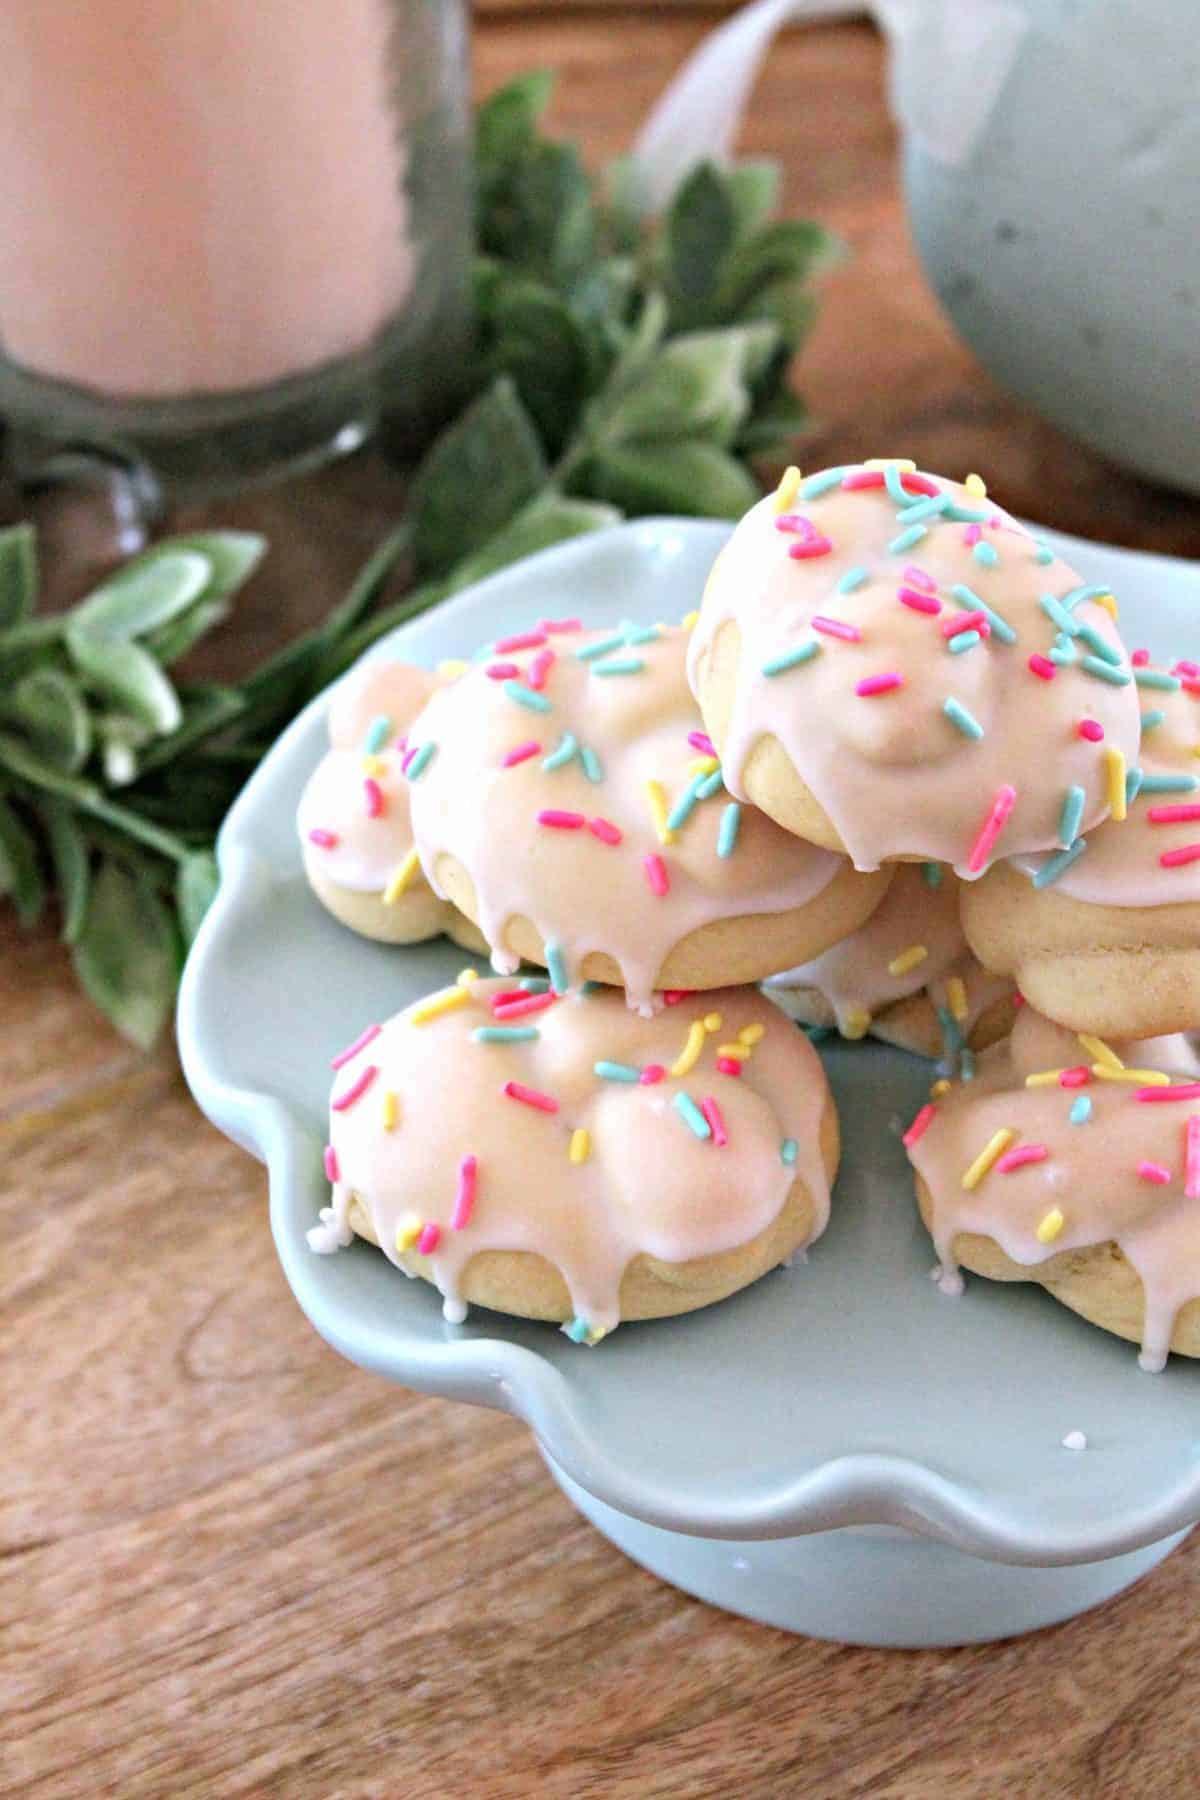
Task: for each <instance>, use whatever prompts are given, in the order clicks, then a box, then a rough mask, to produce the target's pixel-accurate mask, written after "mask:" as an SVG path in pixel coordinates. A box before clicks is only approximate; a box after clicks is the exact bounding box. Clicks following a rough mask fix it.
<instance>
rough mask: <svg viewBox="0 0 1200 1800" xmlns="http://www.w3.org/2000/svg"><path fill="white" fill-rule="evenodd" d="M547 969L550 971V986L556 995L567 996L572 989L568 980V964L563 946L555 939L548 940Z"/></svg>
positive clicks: (546, 947)
mask: <svg viewBox="0 0 1200 1800" xmlns="http://www.w3.org/2000/svg"><path fill="white" fill-rule="evenodd" d="M545 949H546V967H547V969H549V971H550V986H551V988H552V989H553V990H554V992H555V993H556V994H565V993H566V991H567V989H568V988H569V987H570V985H571V984H570V982H569V981H568V980H567V962H566V958H565V957H564V955H563V951H562V945H561V944H559V943H556V942H555V940H554V939H553V938H547V940H546V946H545Z"/></svg>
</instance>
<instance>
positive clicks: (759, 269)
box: [716, 219, 842, 319]
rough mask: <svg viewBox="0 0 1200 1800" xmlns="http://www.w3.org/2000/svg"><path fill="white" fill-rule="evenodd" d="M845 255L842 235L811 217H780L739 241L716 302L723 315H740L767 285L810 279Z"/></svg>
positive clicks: (728, 262) (730, 258)
mask: <svg viewBox="0 0 1200 1800" xmlns="http://www.w3.org/2000/svg"><path fill="white" fill-rule="evenodd" d="M841 255H842V244H841V240H840V239H839V238H836V237H834V236H833V235H832V233H831V232H828V231H826V230H825V229H824V227H823V226H821V225H815V224H814V223H813V222H812V220H810V219H780V220H778V221H777V222H776V223H775V224H774V225H765V226H764V227H763V228H762V230H761V231H756V232H754V233H753V234H752V235H751V236H750V237H748V238H746V239H745V241H744V242H743V243H740V244H738V245H737V247H736V249H734V251H733V252H732V254H731V255H730V257H729V259H728V261H727V262H726V264H725V267H724V269H723V270H722V271H721V280H720V286H719V288H718V291H717V296H716V304H717V307H718V310H719V312H720V314H721V317H722V318H730V319H732V318H740V317H741V315H742V313H743V311H744V309H745V308H746V307H747V306H748V305H749V304H750V302H751V301H752V300H753V299H754V297H755V295H756V294H758V293H759V292H760V291H761V290H762V289H763V288H765V287H766V286H767V285H768V284H769V283H772V282H776V281H797V280H807V279H809V278H810V277H811V276H812V275H814V274H815V273H816V272H817V270H818V269H820V268H823V267H825V266H827V265H829V264H831V263H834V262H836V261H837V260H838V258H839V257H840V256H841Z"/></svg>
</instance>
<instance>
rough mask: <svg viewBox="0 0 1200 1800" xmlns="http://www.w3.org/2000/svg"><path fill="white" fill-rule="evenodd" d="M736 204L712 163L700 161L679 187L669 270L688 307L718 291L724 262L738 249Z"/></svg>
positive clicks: (670, 228) (670, 219)
mask: <svg viewBox="0 0 1200 1800" xmlns="http://www.w3.org/2000/svg"><path fill="white" fill-rule="evenodd" d="M735 224H736V220H735V215H734V210H733V202H732V200H731V199H730V196H729V192H728V190H727V188H726V186H725V183H724V181H723V180H722V178H721V176H720V174H719V173H718V171H717V170H716V169H715V168H714V167H713V165H712V163H710V162H703V163H698V164H697V165H696V167H695V168H694V169H693V170H692V172H691V174H690V175H688V176H687V177H686V178H685V180H684V181H683V183H682V185H681V186H680V187H679V188H678V189H677V191H676V193H675V196H674V198H673V199H672V201H671V206H670V210H669V211H668V213H667V228H666V229H667V238H666V246H667V268H668V270H669V272H670V277H671V283H672V286H673V288H674V290H675V293H676V294H677V295H678V297H679V299H680V300H681V301H682V302H683V303H684V307H685V308H694V307H695V306H697V305H698V304H700V303H702V302H704V301H706V300H708V299H710V298H711V297H712V295H713V294H714V293H715V291H716V286H717V279H718V275H719V273H720V269H721V264H722V263H723V262H724V260H725V257H726V256H727V255H728V253H729V251H730V250H731V249H732V247H733V240H734V229H735Z"/></svg>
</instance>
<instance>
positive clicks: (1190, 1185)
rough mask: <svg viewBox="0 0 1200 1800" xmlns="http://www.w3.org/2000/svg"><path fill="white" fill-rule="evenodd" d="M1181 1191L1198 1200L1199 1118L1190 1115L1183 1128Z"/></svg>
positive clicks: (1199, 1185)
mask: <svg viewBox="0 0 1200 1800" xmlns="http://www.w3.org/2000/svg"><path fill="white" fill-rule="evenodd" d="M1183 1191H1184V1193H1185V1194H1186V1195H1187V1197H1188V1199H1189V1200H1200V1117H1197V1115H1196V1114H1195V1113H1193V1114H1192V1116H1191V1118H1190V1119H1189V1120H1188V1122H1187V1124H1186V1125H1185V1126H1184V1128H1183Z"/></svg>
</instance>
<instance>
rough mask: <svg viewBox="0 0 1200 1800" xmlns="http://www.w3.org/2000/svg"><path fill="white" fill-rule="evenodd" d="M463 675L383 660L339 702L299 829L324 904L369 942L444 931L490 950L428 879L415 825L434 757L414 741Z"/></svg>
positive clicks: (360, 673)
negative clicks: (438, 697)
mask: <svg viewBox="0 0 1200 1800" xmlns="http://www.w3.org/2000/svg"><path fill="white" fill-rule="evenodd" d="M458 672H459V666H458V665H455V664H443V665H442V669H441V671H440V673H439V674H436V675H431V674H429V673H428V672H427V671H426V670H425V669H418V668H415V667H414V666H413V665H412V664H411V663H404V662H395V661H379V660H376V661H373V662H367V663H363V664H360V665H359V667H358V668H356V669H354V670H352V671H351V673H350V674H349V675H347V676H346V677H345V679H344V680H342V681H340V682H339V683H338V685H337V686H336V687H335V688H334V690H333V693H332V695H331V698H330V702H329V742H330V748H329V750H328V751H327V752H326V754H325V756H324V757H322V759H321V761H320V762H319V763H318V765H317V767H316V768H315V769H314V770H313V773H312V775H311V776H310V778H309V781H308V784H307V786H306V787H305V790H304V793H303V795H302V797H301V800H300V806H299V811H298V813H297V821H296V823H297V830H298V831H299V834H300V843H301V849H302V853H303V857H304V872H305V874H306V875H307V877H308V881H309V885H310V887H311V888H312V890H313V892H314V894H315V895H316V896H317V899H318V900H319V901H320V902H321V904H322V906H324V907H325V908H326V909H327V910H328V911H329V912H331V913H332V914H333V916H334V917H335V918H336V919H340V920H341V922H342V924H343V925H348V926H349V928H350V929H351V931H356V932H358V933H359V934H360V935H361V936H363V937H369V938H377V939H380V940H381V941H383V942H384V943H391V944H415V943H419V942H421V941H422V940H423V939H425V938H431V937H436V936H437V935H438V933H439V932H443V931H444V932H446V933H447V934H448V935H449V936H451V937H453V938H454V939H455V940H456V941H457V942H458V943H460V944H461V945H462V946H463V947H464V948H465V949H468V950H476V951H477V950H482V949H483V948H484V944H483V940H482V938H481V937H480V936H479V933H478V932H477V931H476V930H475V928H474V926H473V925H472V924H471V922H470V920H469V919H465V918H464V917H463V916H462V914H461V913H460V912H458V910H457V909H456V908H455V907H453V906H450V905H448V904H447V903H446V902H445V901H444V900H439V899H438V897H437V895H436V894H434V892H433V891H432V889H431V888H430V886H429V883H428V882H427V881H426V880H425V877H424V876H423V875H422V873H421V869H420V865H419V863H418V862H417V856H416V852H415V851H414V849H413V839H412V825H411V822H410V819H409V807H408V799H409V793H410V792H411V785H412V782H413V780H414V779H419V777H420V773H421V769H420V764H419V759H420V758H421V756H422V754H423V753H425V752H427V749H428V747H427V746H425V745H423V744H422V743H421V741H420V739H419V738H417V737H413V738H412V740H411V741H410V739H409V735H408V734H409V731H410V728H411V726H412V723H413V721H414V719H415V718H416V717H417V715H418V713H419V712H420V711H421V708H422V707H423V706H424V705H425V703H426V701H427V700H428V699H429V697H430V695H431V694H432V693H434V692H435V691H436V690H437V689H438V687H440V686H444V685H445V683H446V682H447V681H449V680H452V679H454V677H455V676H456V675H457V673H458ZM427 760H428V759H427Z"/></svg>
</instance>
